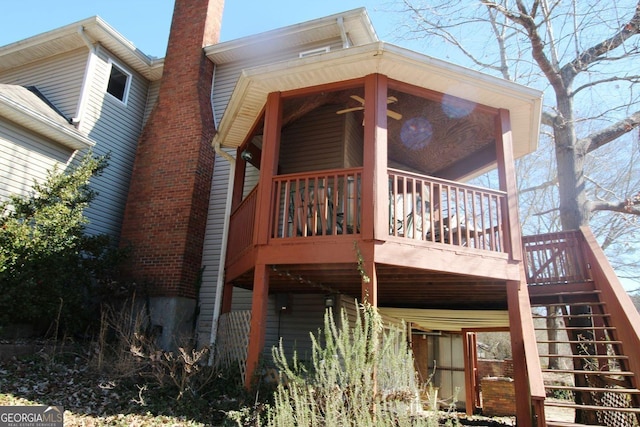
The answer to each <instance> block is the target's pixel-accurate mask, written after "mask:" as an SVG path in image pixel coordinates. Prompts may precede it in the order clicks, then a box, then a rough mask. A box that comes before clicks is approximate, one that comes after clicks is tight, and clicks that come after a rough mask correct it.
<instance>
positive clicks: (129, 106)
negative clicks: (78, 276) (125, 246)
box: [80, 49, 149, 241]
mask: <svg viewBox="0 0 640 427" xmlns="http://www.w3.org/2000/svg"><path fill="white" fill-rule="evenodd" d="M109 58H113V59H114V60H115V61H116V62H117V63H118V65H119V66H120V67H122V68H123V69H125V70H126V71H127V72H129V73H131V75H132V81H131V85H130V89H129V95H128V98H127V103H126V104H124V103H123V102H121V101H120V100H118V99H117V98H115V97H113V96H111V95H110V94H108V93H107V92H106V88H107V83H108V79H109V73H110V70H111V68H110V64H109ZM96 59H97V60H96V61H94V65H95V69H94V70H93V81H92V83H91V85H90V92H89V95H88V98H87V104H86V109H85V111H84V116H83V118H82V122H81V123H80V131H81V132H83V133H85V134H87V135H88V136H89V137H90V138H91V139H93V140H94V141H96V145H95V147H94V148H93V152H94V154H95V155H106V154H109V156H110V157H109V166H108V167H107V168H106V169H105V171H104V172H103V174H102V175H101V176H99V177H96V178H94V179H93V180H92V182H91V185H92V187H93V188H94V189H95V190H96V191H97V192H98V197H96V199H95V200H94V202H93V203H92V204H91V206H90V207H89V209H88V210H87V217H88V218H89V220H90V224H89V226H88V227H87V230H88V231H89V232H90V233H107V234H110V235H112V236H114V238H115V239H116V241H117V239H118V237H119V235H120V227H121V224H122V217H123V215H124V207H125V203H126V200H127V192H128V191H129V180H130V178H131V170H132V168H133V161H134V158H135V153H136V146H137V143H138V138H139V137H140V134H141V132H142V123H143V120H144V115H145V110H146V106H147V98H148V89H149V82H148V81H147V80H146V79H145V78H143V77H142V76H140V75H139V74H137V73H135V72H134V71H133V70H131V69H130V68H128V67H127V66H126V64H125V63H123V62H121V61H119V60H118V58H117V57H114V56H112V55H111V54H110V53H109V52H107V51H106V50H104V49H98V52H97V58H96Z"/></svg>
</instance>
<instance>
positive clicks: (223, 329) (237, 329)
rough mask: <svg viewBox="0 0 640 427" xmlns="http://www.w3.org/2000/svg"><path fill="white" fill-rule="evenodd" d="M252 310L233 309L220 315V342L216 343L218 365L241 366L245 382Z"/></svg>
mask: <svg viewBox="0 0 640 427" xmlns="http://www.w3.org/2000/svg"><path fill="white" fill-rule="evenodd" d="M250 325H251V311H250V310H246V311H231V312H229V313H225V314H223V315H221V316H220V321H219V323H218V342H217V345H216V359H215V364H216V366H223V367H231V366H234V364H237V366H238V367H239V368H240V375H241V377H242V382H243V384H244V377H245V373H246V370H247V347H248V345H249V327H250Z"/></svg>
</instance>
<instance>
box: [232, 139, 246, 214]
mask: <svg viewBox="0 0 640 427" xmlns="http://www.w3.org/2000/svg"><path fill="white" fill-rule="evenodd" d="M246 166H247V162H245V161H244V159H243V158H242V155H241V151H240V149H238V150H236V168H235V170H234V171H233V172H234V178H233V196H232V198H231V212H233V211H234V210H235V209H236V208H237V207H238V205H239V204H240V202H242V193H243V190H244V177H245V171H246Z"/></svg>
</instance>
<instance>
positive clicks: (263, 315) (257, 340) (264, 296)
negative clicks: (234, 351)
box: [244, 264, 269, 389]
mask: <svg viewBox="0 0 640 427" xmlns="http://www.w3.org/2000/svg"><path fill="white" fill-rule="evenodd" d="M268 302H269V270H268V269H267V266H266V265H264V264H258V265H256V268H255V270H254V273H253V297H252V300H251V327H250V329H249V347H248V349H247V369H246V372H245V377H244V385H245V387H246V388H247V389H250V388H251V386H252V381H253V378H254V374H255V370H256V368H257V366H258V362H259V361H260V355H261V354H262V349H263V348H264V342H265V335H266V328H267V307H268Z"/></svg>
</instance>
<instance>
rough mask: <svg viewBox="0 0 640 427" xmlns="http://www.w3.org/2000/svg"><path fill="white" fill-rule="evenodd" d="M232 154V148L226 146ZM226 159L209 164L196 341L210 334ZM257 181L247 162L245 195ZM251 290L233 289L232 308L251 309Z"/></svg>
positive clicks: (205, 339) (226, 182) (226, 180)
mask: <svg viewBox="0 0 640 427" xmlns="http://www.w3.org/2000/svg"><path fill="white" fill-rule="evenodd" d="M226 151H227V153H229V154H231V155H235V150H233V151H232V150H226ZM229 169H230V165H229V162H228V161H227V160H226V159H224V158H223V157H222V156H220V155H216V158H215V164H214V167H213V179H212V183H211V193H210V195H209V212H208V217H207V229H206V233H205V242H204V247H203V254H202V267H203V268H204V271H203V273H202V287H201V289H200V296H199V304H200V316H199V320H198V342H199V344H200V345H205V344H208V343H209V337H210V335H211V322H212V320H213V312H214V308H215V307H214V305H215V295H216V284H217V281H218V272H219V265H220V255H221V249H222V231H223V226H224V218H225V206H226V200H227V188H228V185H229ZM257 182H258V170H257V169H255V168H254V167H253V166H249V170H248V171H247V177H246V179H245V186H244V193H245V195H246V194H247V193H249V192H250V191H251V189H252V188H253V187H254V186H255V185H256V183H257ZM251 295H252V293H251V291H247V290H244V289H238V288H236V289H234V290H233V304H232V307H233V310H251Z"/></svg>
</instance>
